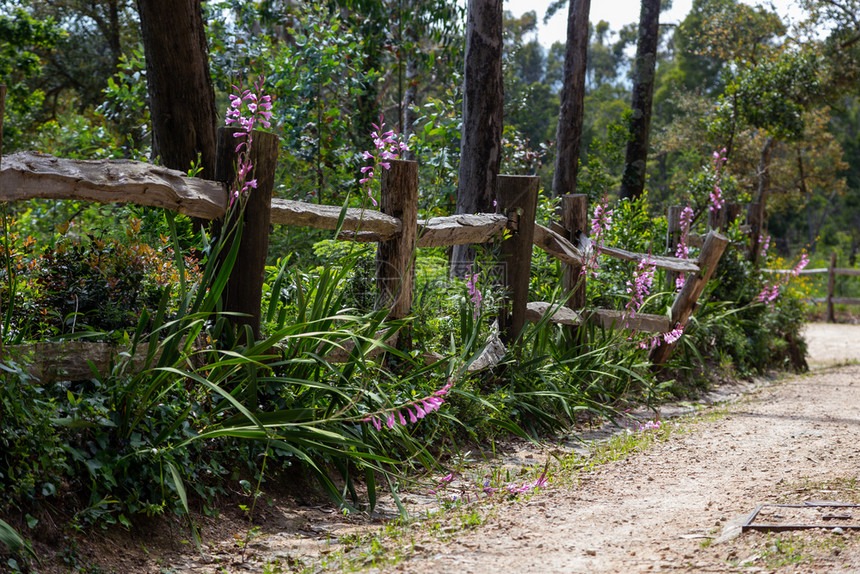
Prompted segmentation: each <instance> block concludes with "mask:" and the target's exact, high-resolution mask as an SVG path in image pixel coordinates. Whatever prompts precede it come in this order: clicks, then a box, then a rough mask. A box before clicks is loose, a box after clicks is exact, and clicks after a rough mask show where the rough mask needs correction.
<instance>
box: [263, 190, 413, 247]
mask: <svg viewBox="0 0 860 574" xmlns="http://www.w3.org/2000/svg"><path fill="white" fill-rule="evenodd" d="M341 210H342V208H341V207H337V206H334V205H316V204H313V203H305V202H302V201H293V200H290V199H279V198H275V199H272V223H277V224H278V225H298V226H305V227H315V228H317V229H337V222H338V220H339V219H340V213H341ZM402 225H403V224H402V223H401V222H400V220H399V219H397V218H396V217H392V216H390V215H385V214H384V213H380V212H378V211H374V210H372V209H360V208H357V207H350V208H348V209H347V210H346V215H345V216H344V220H343V227H342V228H341V229H342V230H343V231H351V232H355V231H358V232H359V233H365V232H366V233H374V234H376V235H377V236H378V237H379V238H380V239H382V240H388V239H391V238H392V237H394V236H395V235H397V234H398V233H400V231H401V229H402ZM347 238H349V236H347ZM374 241H379V239H375V240H374Z"/></svg>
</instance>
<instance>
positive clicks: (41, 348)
mask: <svg viewBox="0 0 860 574" xmlns="http://www.w3.org/2000/svg"><path fill="white" fill-rule="evenodd" d="M128 350H129V349H128V347H125V346H117V345H113V344H111V343H94V342H90V341H62V342H42V343H31V344H24V345H7V346H6V347H4V350H3V356H2V359H3V360H7V359H10V358H11V359H13V360H15V361H16V362H20V364H22V365H23V366H24V370H26V371H27V372H28V373H29V374H30V375H31V376H32V377H34V378H35V379H37V380H39V381H40V382H41V383H42V384H51V383H56V382H58V381H84V380H89V379H91V378H93V377H94V376H95V374H94V373H93V369H95V370H96V372H97V373H99V374H102V375H104V374H107V373H109V371H110V369H111V366H112V365H113V364H115V363H118V362H119V361H122V360H127V356H120V353H127V352H128ZM158 356H159V353H158V352H156V355H155V361H157V360H158ZM145 360H146V353H145V352H142V353H136V354H135V355H134V356H133V357H131V361H132V369H133V372H138V371H140V370H141V369H142V368H143V365H144V362H145ZM91 364H92V366H90V365H91Z"/></svg>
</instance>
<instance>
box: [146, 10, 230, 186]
mask: <svg viewBox="0 0 860 574" xmlns="http://www.w3.org/2000/svg"><path fill="white" fill-rule="evenodd" d="M137 9H138V12H139V14H140V28H141V35H142V36H143V47H144V52H145V54H146V76H147V86H148V91H149V106H150V111H151V113H152V149H153V156H154V157H156V158H160V160H161V162H162V163H163V164H164V165H165V166H166V167H169V168H171V169H177V170H180V171H187V170H188V168H189V167H191V165H192V164H193V163H195V162H196V161H197V157H198V154H199V156H200V159H201V163H202V166H203V171H202V172H201V174H200V176H201V177H204V178H206V179H214V176H215V147H216V139H215V128H216V122H217V113H216V108H215V91H214V90H213V88H212V79H211V77H210V75H209V49H208V47H207V45H206V33H205V29H204V22H203V12H202V8H201V5H200V0H137Z"/></svg>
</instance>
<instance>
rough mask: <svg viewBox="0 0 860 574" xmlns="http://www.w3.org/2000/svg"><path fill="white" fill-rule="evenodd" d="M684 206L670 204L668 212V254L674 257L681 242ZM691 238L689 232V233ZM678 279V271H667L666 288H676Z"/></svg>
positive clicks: (672, 289) (671, 289) (670, 289)
mask: <svg viewBox="0 0 860 574" xmlns="http://www.w3.org/2000/svg"><path fill="white" fill-rule="evenodd" d="M683 210H684V208H683V207H682V206H680V205H670V206H669V210H668V212H667V214H666V223H667V226H666V256H668V257H674V256H675V251H677V249H678V244H679V243H680V242H681V232H682V229H681V212H682V211H683ZM687 237H688V238H689V234H687ZM676 279H678V272H677V271H667V272H666V288H667V289H668V290H669V291H674V290H675V281H676Z"/></svg>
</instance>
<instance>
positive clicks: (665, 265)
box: [600, 246, 699, 273]
mask: <svg viewBox="0 0 860 574" xmlns="http://www.w3.org/2000/svg"><path fill="white" fill-rule="evenodd" d="M600 252H601V253H603V254H604V255H609V256H610V257H615V258H616V259H622V260H624V261H635V262H637V263H638V262H639V261H642V260H643V259H645V258H646V257H648V258H650V260H651V261H652V262H653V263H654V265H655V267H657V268H659V269H668V270H670V271H676V272H678V273H695V272H697V271H699V265H698V264H697V263H696V262H695V261H692V260H690V259H679V258H677V257H661V256H659V255H648V254H647V253H634V252H632V251H627V250H625V249H619V248H617V247H605V246H601V247H600Z"/></svg>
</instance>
